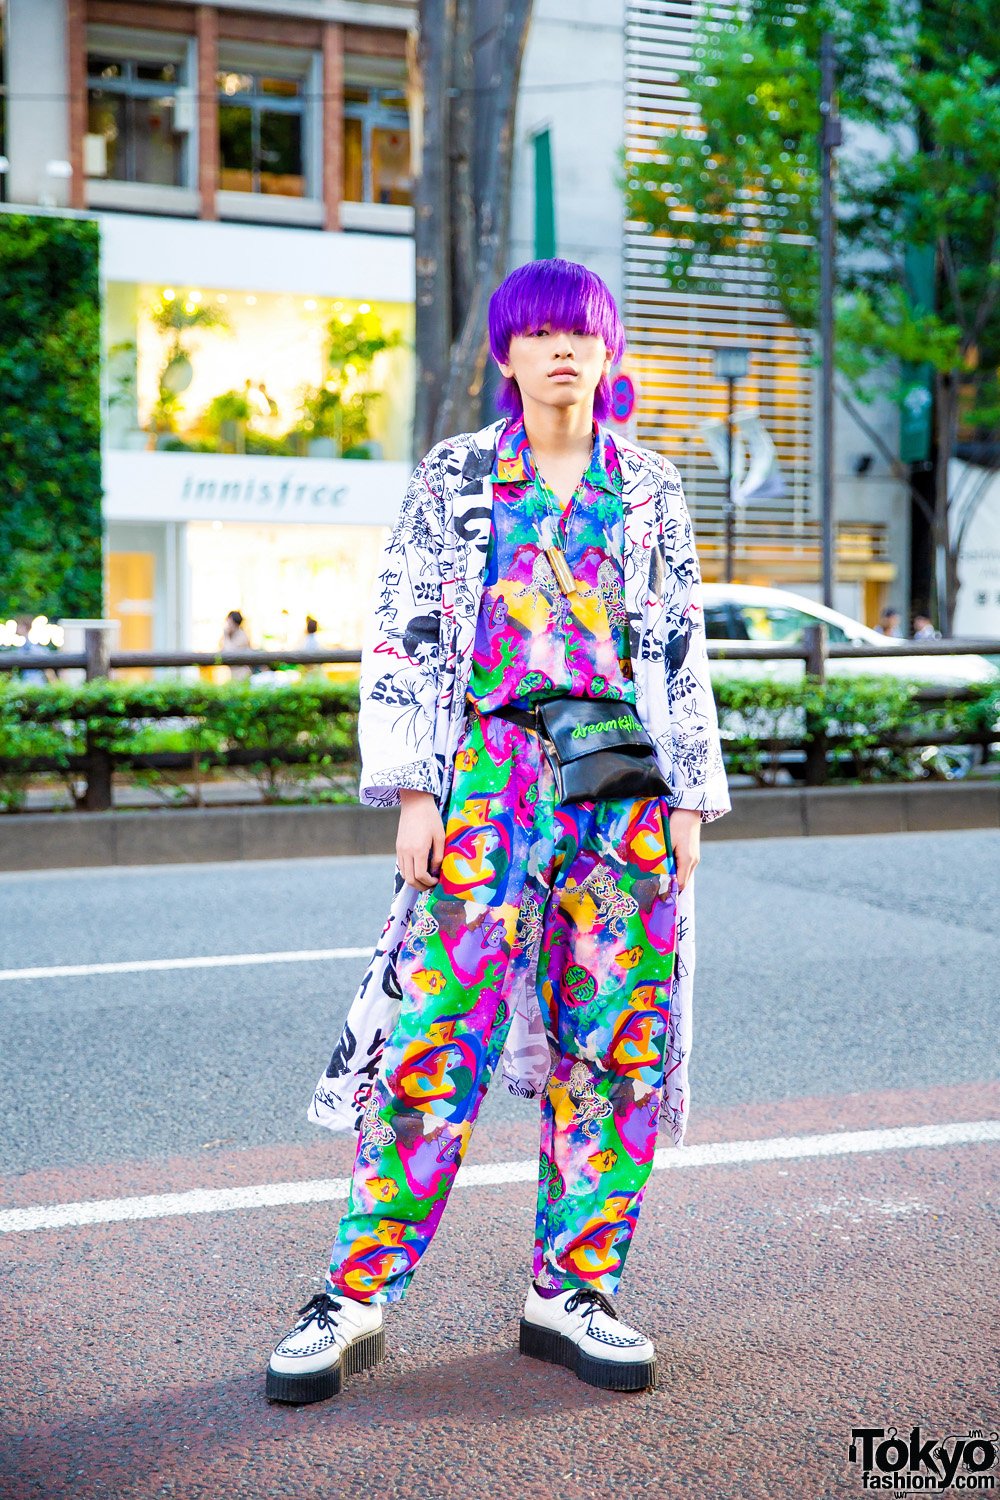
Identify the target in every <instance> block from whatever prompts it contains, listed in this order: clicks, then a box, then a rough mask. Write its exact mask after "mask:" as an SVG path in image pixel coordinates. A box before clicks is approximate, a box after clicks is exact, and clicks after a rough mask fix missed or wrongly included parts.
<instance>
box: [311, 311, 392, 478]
mask: <svg viewBox="0 0 1000 1500" xmlns="http://www.w3.org/2000/svg"><path fill="white" fill-rule="evenodd" d="M400 343H402V335H401V334H400V333H399V332H398V331H397V330H396V329H387V328H386V327H385V326H384V324H383V322H382V319H381V317H380V316H379V314H378V313H376V312H373V311H371V310H368V311H366V312H361V311H357V312H354V313H337V314H335V315H334V316H333V317H332V318H331V319H330V322H329V323H328V324H327V347H326V367H327V369H326V378H325V379H324V380H323V382H322V383H321V384H320V385H313V386H305V387H304V388H303V390H302V394H301V406H300V412H301V416H300V420H299V422H298V423H297V424H296V426H295V427H294V428H293V429H292V433H291V434H290V436H291V437H292V438H293V439H294V440H295V442H296V446H297V448H298V451H299V452H304V453H308V454H309V455H310V456H311V457H316V458H369V457H371V456H373V455H372V451H371V445H370V444H369V438H370V425H369V418H370V412H371V408H372V407H373V406H374V404H375V403H376V402H377V401H378V400H379V397H380V395H381V393H380V392H379V391H377V390H372V389H371V388H370V380H371V373H372V366H373V364H374V361H375V360H376V358H377V357H378V355H380V354H382V353H384V352H386V351H387V350H389V349H395V348H397V347H398V346H399V344H400Z"/></svg>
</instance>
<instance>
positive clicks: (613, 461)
mask: <svg viewBox="0 0 1000 1500" xmlns="http://www.w3.org/2000/svg"><path fill="white" fill-rule="evenodd" d="M492 477H493V478H494V479H496V480H498V481H499V482H500V483H501V484H531V483H533V481H534V479H535V462H534V459H533V458H532V455H531V446H530V444H529V442H528V434H527V432H526V431H525V427H524V418H523V417H516V418H514V419H513V420H512V421H510V422H508V423H507V426H506V427H505V428H504V430H503V432H502V433H501V434H500V441H499V442H498V443H497V456H496V459H495V461H494V464H493V475H492ZM584 478H585V480H586V482H587V484H588V485H590V487H591V488H592V489H599V490H607V491H608V492H609V493H610V494H620V492H621V488H622V473H621V465H620V463H619V460H618V449H617V447H616V446H615V440H614V438H613V437H612V435H611V433H610V432H609V431H608V430H607V428H605V427H601V426H600V424H599V423H598V422H597V421H596V419H595V421H594V446H593V448H592V450H591V454H590V463H589V464H588V465H587V471H586V473H585V475H584Z"/></svg>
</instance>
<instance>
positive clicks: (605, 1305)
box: [566, 1286, 618, 1319]
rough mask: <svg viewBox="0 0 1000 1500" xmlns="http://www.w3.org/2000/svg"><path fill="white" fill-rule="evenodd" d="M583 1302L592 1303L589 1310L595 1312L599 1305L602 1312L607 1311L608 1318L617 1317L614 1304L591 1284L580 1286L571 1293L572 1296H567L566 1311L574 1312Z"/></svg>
mask: <svg viewBox="0 0 1000 1500" xmlns="http://www.w3.org/2000/svg"><path fill="white" fill-rule="evenodd" d="M585 1302H589V1303H591V1304H592V1305H591V1308H590V1311H591V1312H595V1311H596V1310H597V1308H598V1307H599V1308H600V1309H601V1311H602V1312H606V1313H607V1315H608V1317H609V1318H615V1319H617V1317H618V1314H617V1313H616V1312H615V1309H614V1304H613V1303H612V1302H611V1301H610V1299H609V1298H607V1297H605V1295H604V1293H603V1292H599V1291H598V1290H597V1289H596V1287H592V1286H582V1287H581V1288H580V1290H579V1291H578V1292H574V1293H573V1295H572V1297H567V1299H566V1311H567V1312H576V1310H577V1308H578V1307H580V1306H582V1304H583V1303H585Z"/></svg>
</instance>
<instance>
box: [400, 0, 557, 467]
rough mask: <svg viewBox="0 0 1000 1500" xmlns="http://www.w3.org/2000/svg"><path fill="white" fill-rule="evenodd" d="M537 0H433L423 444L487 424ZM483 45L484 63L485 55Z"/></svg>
mask: <svg viewBox="0 0 1000 1500" xmlns="http://www.w3.org/2000/svg"><path fill="white" fill-rule="evenodd" d="M530 18H531V0H507V3H506V4H505V5H503V6H500V5H498V4H497V3H496V0H421V3H420V48H419V62H418V69H417V82H418V93H419V94H420V95H421V96H422V140H421V150H420V167H419V170H418V173H417V179H416V183H415V188H414V209H415V249H416V346H417V394H416V416H415V423H414V448H415V450H416V451H417V452H418V453H423V452H425V451H426V449H427V448H429V447H430V446H431V444H432V443H433V442H434V440H435V439H436V438H439V437H442V436H445V435H446V434H448V433H451V432H457V431H461V430H466V429H468V428H471V427H475V426H477V425H478V415H479V413H478V404H479V396H480V392H481V390H482V383H483V374H484V371H485V368H486V359H487V355H488V352H489V349H488V341H487V325H486V314H487V308H488V304H489V298H490V294H491V292H492V291H493V288H494V287H495V286H496V284H497V282H498V281H499V280H500V279H501V277H502V275H503V271H504V262H505V257H506V252H507V229H508V223H509V216H510V179H511V166H512V160H513V143H514V113H515V107H516V103H517V91H518V83H519V80H520V75H521V61H522V58H523V55H524V45H525V41H526V39H527V33H528V23H529V21H530ZM477 49H479V56H478V57H477V55H476V54H477Z"/></svg>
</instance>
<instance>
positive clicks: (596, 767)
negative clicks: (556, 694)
mask: <svg viewBox="0 0 1000 1500" xmlns="http://www.w3.org/2000/svg"><path fill="white" fill-rule="evenodd" d="M534 717H535V720H536V725H537V728H538V733H539V734H540V736H541V738H542V743H543V745H544V746H545V749H546V753H547V755H548V759H549V764H550V765H551V766H552V771H553V774H554V776H555V778H556V788H557V791H558V795H559V801H560V802H606V801H611V800H613V799H614V798H618V797H664V796H666V795H667V792H668V791H669V788H668V786H667V783H666V781H665V780H664V778H663V774H662V772H661V771H660V768H659V766H658V765H657V764H656V755H655V753H654V751H653V742H652V740H651V739H650V737H649V735H648V734H647V733H646V731H645V729H644V728H643V727H642V725H641V724H640V722H639V719H638V717H637V715H636V712H635V709H634V708H633V707H632V705H631V704H629V703H609V702H607V701H606V700H605V701H600V700H597V699H593V698H550V699H549V700H548V701H547V702H544V703H539V704H536V706H535V710H534Z"/></svg>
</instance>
